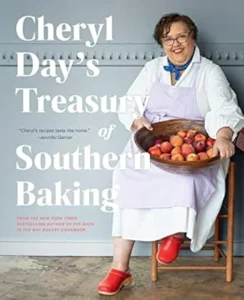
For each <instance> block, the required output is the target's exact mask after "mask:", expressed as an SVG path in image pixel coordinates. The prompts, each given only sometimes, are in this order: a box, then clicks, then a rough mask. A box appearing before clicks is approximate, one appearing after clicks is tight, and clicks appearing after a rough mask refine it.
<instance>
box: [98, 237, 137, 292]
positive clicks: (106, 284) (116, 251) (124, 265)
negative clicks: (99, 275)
mask: <svg viewBox="0 0 244 300" xmlns="http://www.w3.org/2000/svg"><path fill="white" fill-rule="evenodd" d="M133 245H134V241H131V240H124V239H122V238H120V237H114V238H113V263H112V268H111V269H110V270H109V271H108V273H107V275H106V276H105V277H104V278H103V280H102V281H101V282H100V283H99V284H98V293H99V294H102V295H115V294H117V293H118V292H119V291H120V290H121V288H122V287H123V286H126V285H129V284H130V283H131V279H132V276H131V274H130V272H129V262H130V256H131V252H132V249H133Z"/></svg>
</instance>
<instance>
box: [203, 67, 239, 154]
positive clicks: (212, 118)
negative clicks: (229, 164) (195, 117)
mask: <svg viewBox="0 0 244 300" xmlns="http://www.w3.org/2000/svg"><path fill="white" fill-rule="evenodd" d="M206 92H207V97H208V101H209V107H210V111H209V112H208V113H207V114H206V116H205V128H206V130H207V132H208V134H209V135H210V136H211V137H212V138H214V139H216V143H215V148H214V154H215V155H216V154H217V153H220V156H221V157H222V158H228V157H230V156H232V155H233V154H234V145H233V144H232V142H233V141H234V139H235V138H236V136H237V134H238V132H239V131H240V130H241V129H242V128H243V127H244V116H243V113H242V111H241V109H240V107H239V106H238V103H237V98H236V94H235V93H234V91H233V90H232V89H231V87H230V84H229V82H228V81H227V79H226V77H225V75H224V72H223V71H222V69H221V68H220V67H219V66H218V65H213V66H212V68H211V70H210V71H209V73H208V80H207V82H206Z"/></svg>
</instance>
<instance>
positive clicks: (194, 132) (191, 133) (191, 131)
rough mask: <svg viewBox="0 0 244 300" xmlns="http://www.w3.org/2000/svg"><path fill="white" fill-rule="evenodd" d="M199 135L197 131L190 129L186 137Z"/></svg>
mask: <svg viewBox="0 0 244 300" xmlns="http://www.w3.org/2000/svg"><path fill="white" fill-rule="evenodd" d="M196 134H197V131H196V130H193V129H189V130H188V131H187V133H186V136H188V137H189V136H190V137H193V138H194V136H195V135H196Z"/></svg>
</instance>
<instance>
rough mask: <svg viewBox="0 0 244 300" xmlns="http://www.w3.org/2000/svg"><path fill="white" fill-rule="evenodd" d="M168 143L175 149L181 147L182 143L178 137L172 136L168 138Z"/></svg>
mask: <svg viewBox="0 0 244 300" xmlns="http://www.w3.org/2000/svg"><path fill="white" fill-rule="evenodd" d="M170 143H171V145H172V146H173V147H177V146H181V145H183V143H184V141H183V139H182V137H180V136H179V135H173V136H171V137H170Z"/></svg>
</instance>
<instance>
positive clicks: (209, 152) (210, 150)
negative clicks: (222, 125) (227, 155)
mask: <svg viewBox="0 0 244 300" xmlns="http://www.w3.org/2000/svg"><path fill="white" fill-rule="evenodd" d="M206 153H207V155H208V157H209V158H212V157H213V148H208V149H207V151H206Z"/></svg>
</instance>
